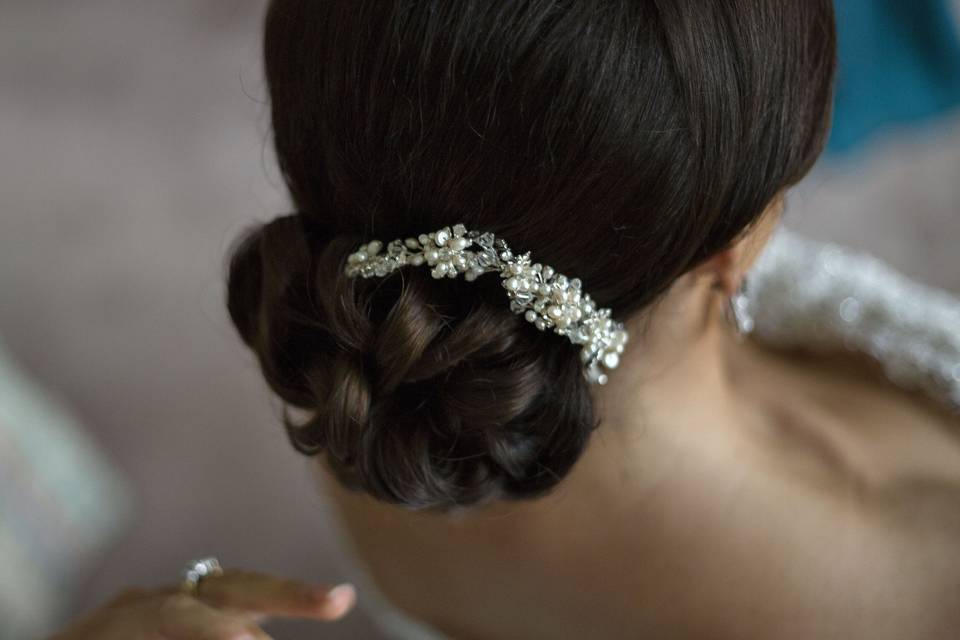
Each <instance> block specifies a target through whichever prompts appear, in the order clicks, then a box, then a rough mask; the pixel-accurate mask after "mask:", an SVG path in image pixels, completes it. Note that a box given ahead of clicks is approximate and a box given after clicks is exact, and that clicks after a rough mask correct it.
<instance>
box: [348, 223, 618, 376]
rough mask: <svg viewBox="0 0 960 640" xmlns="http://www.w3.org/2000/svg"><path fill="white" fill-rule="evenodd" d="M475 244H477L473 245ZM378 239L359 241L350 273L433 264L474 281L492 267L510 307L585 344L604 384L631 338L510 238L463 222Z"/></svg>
mask: <svg viewBox="0 0 960 640" xmlns="http://www.w3.org/2000/svg"><path fill="white" fill-rule="evenodd" d="M471 247H476V248H475V249H471ZM382 249H384V245H383V243H382V242H380V241H379V240H372V241H370V242H368V243H367V244H365V245H363V246H361V247H360V248H359V249H358V250H357V251H355V252H354V253H352V254H350V256H349V257H348V258H347V266H346V270H345V271H346V274H347V275H348V276H350V277H354V276H361V277H364V278H371V277H375V276H376V277H383V276H386V275H388V274H389V273H392V272H393V271H394V270H396V269H399V268H400V267H402V266H404V265H413V266H416V267H419V266H422V265H424V264H426V265H427V266H429V267H431V271H430V273H431V275H433V277H434V278H437V279H440V278H456V277H457V276H458V275H459V274H461V273H462V274H463V275H464V278H465V279H466V280H468V281H470V282H472V281H474V280H476V279H477V278H478V277H479V276H481V275H483V274H484V273H488V272H492V271H495V272H498V273H499V274H500V278H501V284H502V285H503V288H504V289H506V291H507V297H508V298H509V299H510V309H511V310H512V311H513V312H514V313H518V314H520V313H522V314H523V316H524V318H526V319H527V320H528V321H529V322H530V323H531V324H533V325H534V326H535V327H536V328H537V329H539V330H540V331H546V330H548V329H553V331H554V333H557V334H559V335H561V336H565V337H566V338H567V339H568V340H570V342H572V343H573V344H577V345H582V348H581V352H580V359H581V361H582V362H583V364H584V366H585V369H584V374H585V376H586V377H587V379H588V380H589V381H590V382H596V383H598V384H606V382H607V375H606V373H604V372H603V369H601V366H602V367H603V368H605V369H608V370H609V369H615V368H616V366H617V365H618V364H619V363H620V354H622V353H623V349H624V345H625V344H626V343H627V338H628V335H627V332H626V330H625V329H624V327H623V324H622V323H620V322H616V321H614V320H612V319H611V318H610V314H611V311H610V309H607V308H598V307H597V305H596V303H594V301H593V300H592V299H591V298H590V295H589V294H587V293H584V292H583V290H582V284H581V282H580V280H579V279H577V278H567V276H565V275H563V274H561V273H557V272H556V270H555V269H553V268H552V267H549V266H547V265H542V264H540V263H539V262H537V263H531V259H530V252H527V253H524V254H522V255H515V254H514V253H513V251H511V249H510V247H509V246H507V243H506V242H504V241H503V240H502V239H500V238H497V237H495V236H494V235H493V234H492V233H489V232H487V233H480V232H478V231H467V228H466V227H465V226H463V225H462V224H457V225H454V226H453V228H450V227H444V228H443V229H440V230H439V231H434V232H431V233H424V234H421V235H420V236H419V237H418V238H407V239H405V240H401V239H398V240H393V241H392V242H389V243H387V245H386V251H385V252H383V253H381V250H382Z"/></svg>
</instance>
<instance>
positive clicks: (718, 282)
mask: <svg viewBox="0 0 960 640" xmlns="http://www.w3.org/2000/svg"><path fill="white" fill-rule="evenodd" d="M740 253H741V247H740V244H739V243H737V244H736V245H734V246H732V247H730V248H729V249H724V250H723V251H720V252H719V253H716V254H714V255H713V256H711V257H710V258H709V259H707V260H706V261H705V262H704V263H703V264H701V265H700V266H698V267H697V268H696V269H695V273H696V275H697V278H707V279H709V280H710V283H711V284H710V288H711V289H713V290H715V291H719V292H721V293H723V295H724V296H727V297H729V296H732V295H734V294H736V293H737V291H739V289H740V283H741V281H742V280H743V273H742V270H741V268H740Z"/></svg>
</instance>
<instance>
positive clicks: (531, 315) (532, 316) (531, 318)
mask: <svg viewBox="0 0 960 640" xmlns="http://www.w3.org/2000/svg"><path fill="white" fill-rule="evenodd" d="M523 317H524V318H526V319H527V321H528V322H536V320H537V317H538V316H537V312H536V311H534V310H533V309H530V310H529V311H527V312H526V313H525V314H523Z"/></svg>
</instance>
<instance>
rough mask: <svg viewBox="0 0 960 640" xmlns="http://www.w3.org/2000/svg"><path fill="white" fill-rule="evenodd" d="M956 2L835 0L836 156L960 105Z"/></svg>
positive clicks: (833, 150) (830, 146) (831, 147)
mask: <svg viewBox="0 0 960 640" xmlns="http://www.w3.org/2000/svg"><path fill="white" fill-rule="evenodd" d="M950 2H951V0H909V1H908V0H836V8H837V29H838V34H839V35H838V37H839V51H838V57H839V63H838V77H837V93H836V103H835V112H834V123H833V132H832V134H831V138H830V141H829V144H828V152H829V153H831V154H835V155H836V154H843V153H846V152H848V151H850V150H852V149H855V148H856V147H858V146H860V145H861V144H863V143H864V142H866V141H867V140H868V139H869V138H870V137H872V136H873V135H874V134H876V133H878V132H880V131H883V130H886V129H890V128H895V127H899V126H904V125H908V124H911V123H917V122H919V121H923V120H927V119H929V118H931V117H933V116H936V115H939V114H942V113H944V112H948V111H952V110H954V109H956V108H957V107H958V105H960V36H958V31H960V27H958V24H957V16H956V14H955V13H954V10H953V9H952V8H951V4H950Z"/></svg>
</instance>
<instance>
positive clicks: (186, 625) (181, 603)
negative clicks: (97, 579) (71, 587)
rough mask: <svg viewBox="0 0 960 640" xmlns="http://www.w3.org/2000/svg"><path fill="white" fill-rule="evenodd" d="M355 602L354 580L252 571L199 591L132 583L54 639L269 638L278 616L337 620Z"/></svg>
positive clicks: (215, 580) (229, 572)
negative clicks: (269, 624)
mask: <svg viewBox="0 0 960 640" xmlns="http://www.w3.org/2000/svg"><path fill="white" fill-rule="evenodd" d="M355 602H356V592H355V590H354V588H353V587H352V586H351V585H340V586H338V587H334V588H331V587H314V586H310V585H307V584H303V583H301V582H296V581H293V580H287V579H284V578H277V577H273V576H268V575H264V574H260V573H254V572H251V571H240V570H236V569H225V570H224V572H223V574H222V575H218V576H211V577H208V578H204V579H203V580H202V581H201V582H200V584H199V586H198V589H197V594H196V596H189V595H186V594H184V593H181V592H180V591H179V590H177V589H176V588H165V589H152V590H146V589H128V590H126V591H124V592H122V593H121V594H120V595H119V596H117V597H116V598H114V599H113V600H111V601H110V602H108V603H107V604H106V605H104V606H103V607H102V608H101V609H99V610H98V611H96V612H94V613H93V614H92V615H90V616H89V617H88V618H86V619H84V620H81V621H80V622H78V623H76V624H74V625H73V626H71V627H70V628H69V629H66V630H65V631H63V632H61V633H59V634H57V635H55V636H53V637H52V638H50V640H93V639H94V638H96V640H158V639H159V638H162V639H163V640H269V638H270V636H268V635H267V634H266V633H264V631H263V630H262V629H261V628H260V626H259V623H261V622H263V621H264V620H266V619H268V618H271V617H275V616H281V617H287V618H311V619H314V620H337V619H339V618H341V617H343V615H344V614H346V613H347V612H348V611H349V610H350V609H351V608H352V607H353V605H354V603H355Z"/></svg>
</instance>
